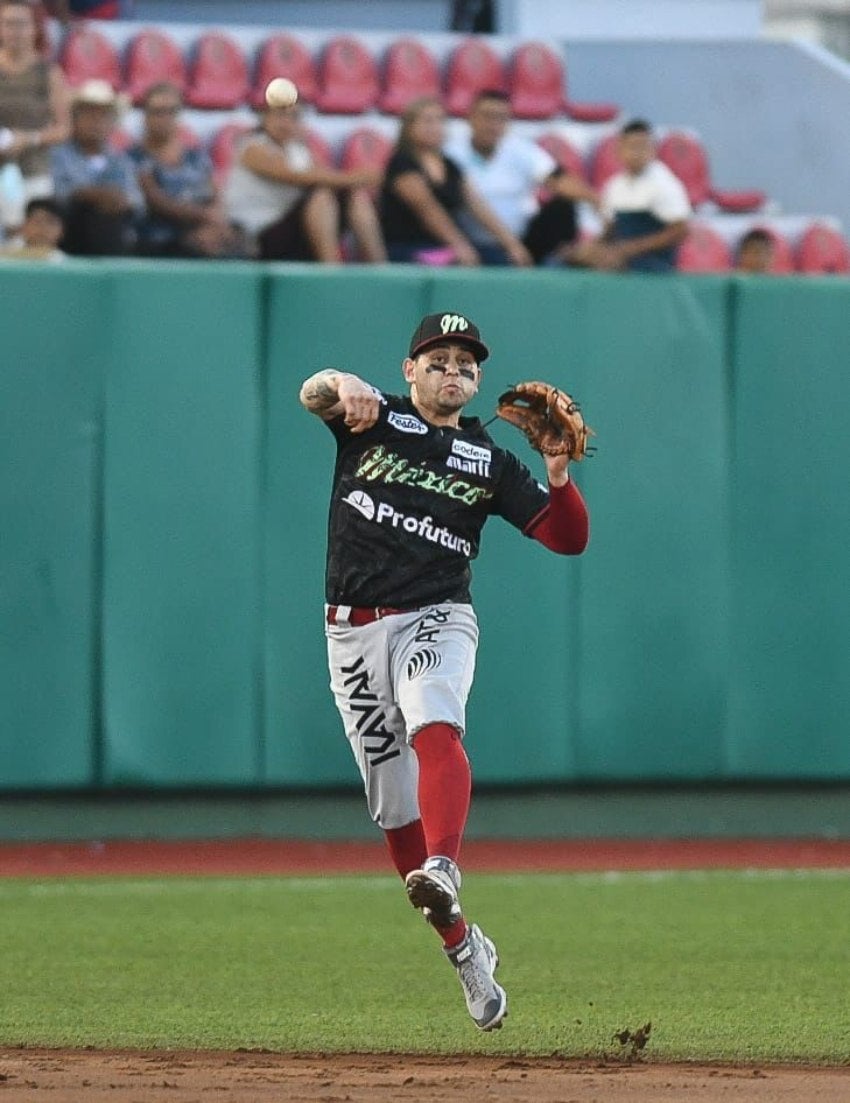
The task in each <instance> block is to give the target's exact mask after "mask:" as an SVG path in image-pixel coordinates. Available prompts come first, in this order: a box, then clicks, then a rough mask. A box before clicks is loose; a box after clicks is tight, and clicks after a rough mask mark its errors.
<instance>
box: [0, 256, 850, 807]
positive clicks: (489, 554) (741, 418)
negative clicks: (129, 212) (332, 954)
mask: <svg viewBox="0 0 850 1103" xmlns="http://www.w3.org/2000/svg"><path fill="white" fill-rule="evenodd" d="M431 309H452V310H461V311H463V312H466V313H468V314H470V315H471V316H472V317H473V318H475V319H476V321H477V322H478V323H479V324H480V326H481V328H482V331H483V332H484V333H485V335H486V337H487V339H488V341H489V342H490V343H491V345H492V347H493V349H494V354H493V357H492V360H491V361H490V362H488V365H487V373H486V386H485V389H484V393H483V396H482V397H481V398H480V399H478V400H477V403H476V406H477V409H476V410H475V411H474V412H477V413H479V414H480V415H481V416H483V417H489V416H490V413H491V409H492V403H493V396H494V395H496V394H498V393H499V392H500V390H501V389H502V388H503V387H504V386H505V385H506V384H507V383H509V382H510V381H513V380H516V379H517V378H518V377H520V376H536V375H542V376H544V377H545V376H549V377H552V378H553V379H555V380H556V381H558V382H561V383H563V384H564V385H566V386H569V387H570V388H571V389H573V390H574V391H575V393H576V394H577V395H578V396H579V397H580V398H581V399H582V401H583V403H584V406H585V409H586V410H587V412H588V416H589V419H590V421H591V424H593V425H594V427H595V428H596V430H597V432H598V434H599V452H598V454H597V455H596V456H595V457H594V458H593V460H592V461H589V462H587V463H585V464H583V465H582V467H581V469H580V470H578V471H577V473H576V478H577V481H578V482H579V483H580V484H581V486H582V488H583V490H584V492H585V494H586V496H587V499H588V501H589V504H590V509H591V515H592V541H591V546H590V549H589V550H588V552H587V553H586V555H584V556H583V557H581V558H579V559H573V560H570V559H562V558H559V557H556V556H553V555H551V554H549V553H547V552H546V551H545V550H544V549H542V548H541V547H540V546H538V545H536V544H535V543H534V542H532V541H527V540H524V539H523V538H522V537H521V536H520V535H519V534H517V533H516V532H514V531H513V530H512V529H510V528H509V527H508V526H506V525H502V524H499V522H498V521H494V522H493V523H492V524H491V525H490V526H488V529H487V532H486V537H485V540H484V546H483V551H482V555H481V559H480V562H479V563H477V564H476V569H475V585H474V594H475V600H476V605H477V608H478V612H479V617H480V620H481V624H482V646H481V652H480V664H479V674H478V677H477V680H476V685H475V688H474V690H473V696H472V700H471V705H470V725H469V736H468V747H469V751H470V755H471V757H472V760H473V764H474V767H475V772H476V777H477V779H478V780H479V781H480V782H497V783H506V784H511V783H520V784H522V783H528V782H547V783H559V782H576V781H580V782H584V781H587V782H616V781H624V780H625V781H661V782H666V783H670V782H684V781H692V780H706V779H711V780H714V781H722V780H752V779H765V778H774V779H833V780H835V779H845V780H846V779H848V778H850V746H849V745H848V743H847V739H846V715H847V713H848V709H850V682H848V680H847V678H846V670H847V667H848V661H850V630H849V629H848V627H847V626H848V625H849V624H850V560H848V557H847V555H846V548H847V546H848V544H850V504H848V503H850V499H848V496H847V493H846V486H845V482H846V480H845V476H844V466H843V464H844V462H845V461H846V460H848V459H850V450H849V449H848V444H847V438H846V432H845V427H844V420H843V411H844V409H845V408H846V406H847V403H848V399H850V379H848V375H847V372H846V364H845V355H846V354H845V348H846V346H847V342H848V339H850V283H849V282H847V281H838V280H826V279H825V280H812V279H808V280H807V279H802V278H799V279H798V278H788V279H773V280H771V279H763V280H753V281H752V282H746V281H743V280H742V279H741V278H740V277H731V278H711V277H706V278H695V277H692V278H685V277H677V276H671V277H656V278H653V277H622V276H610V277H609V276H604V275H596V274H590V273H588V274H579V273H564V272H543V271H541V272H528V273H515V272H510V271H493V270H491V271H481V272H475V273H470V272H465V271H464V272H460V271H458V272H453V271H423V270H420V269H416V268H410V269H407V268H389V267H388V268H382V269H366V268H362V269H351V268H344V269H330V268H327V269H322V268H312V267H305V266H285V265H281V266H271V267H265V268H260V267H259V266H249V265H240V264H233V265H222V266H217V265H212V264H205V265H194V264H191V263H185V264H182V265H181V264H177V265H173V266H172V265H169V266H165V265H162V264H155V263H153V264H143V263H139V262H129V263H125V264H114V265H110V264H108V263H106V262H104V263H101V264H96V263H95V264H91V265H86V264H85V263H84V262H76V263H74V262H69V263H68V264H67V265H66V266H63V267H61V268H59V267H53V268H51V269H46V268H38V267H36V266H27V265H21V266H18V265H15V266H11V265H9V266H6V267H5V268H2V269H0V327H2V332H3V334H4V352H3V371H2V373H0V379H2V402H0V419H2V432H0V510H2V516H3V518H4V531H3V538H2V541H0V623H2V624H3V633H2V637H0V788H2V789H5V790H7V791H8V790H13V789H17V790H21V789H25V788H39V787H42V788H44V787H47V788H56V787H65V788H74V787H81V786H83V787H85V786H99V787H104V788H115V787H123V786H128V785H131V786H148V787H185V786H201V787H204V786H221V785H237V786H249V787H259V788H262V787H269V786H281V785H283V786H294V787H311V786H316V785H335V784H340V783H343V784H346V783H351V784H353V785H356V784H357V780H356V776H355V773H354V767H353V763H352V762H350V761H349V751H348V747H347V745H346V743H345V740H344V739H343V737H342V734H341V731H340V725H339V722H338V720H337V717H336V715H335V711H334V708H333V704H332V700H331V697H330V693H329V691H328V688H327V681H328V678H327V673H326V669H325V655H324V639H323V633H322V606H321V599H322V576H323V559H324V539H325V524H326V510H327V495H328V490H329V486H330V477H331V467H332V457H333V449H332V441H331V438H330V435H329V434H328V433H327V430H325V429H324V427H323V426H322V425H321V424H320V423H319V422H318V421H316V420H315V419H313V418H311V417H309V416H308V415H306V414H305V413H304V412H303V411H302V410H301V409H300V407H299V406H298V403H297V390H298V386H299V384H300V382H301V380H302V379H303V378H304V377H305V376H306V375H307V374H309V373H310V372H312V371H314V370H316V369H318V368H320V367H323V366H325V365H327V364H336V365H339V366H343V367H346V368H349V369H351V370H353V371H356V372H358V373H360V374H362V375H365V376H366V377H367V378H369V379H371V380H372V381H373V382H375V383H376V384H378V385H380V386H381V387H383V388H385V389H387V390H392V389H394V388H401V385H402V383H401V376H400V363H401V359H402V357H403V350H404V348H405V347H406V343H407V340H408V339H409V332H410V330H411V328H412V326H413V325H414V324H415V322H416V321H417V319H418V317H419V316H420V315H421V314H422V313H423V312H426V311H429V310H431ZM493 435H494V437H495V438H496V439H497V441H499V442H500V443H502V444H503V445H505V446H507V447H512V448H513V449H515V450H516V451H518V452H519V453H520V455H522V456H523V457H524V458H526V459H528V460H529V462H530V463H531V465H532V466H535V457H533V455H531V454H530V453H529V452H528V451H527V449H526V448H525V446H524V443H523V441H522V438H520V437H518V436H517V435H516V434H515V433H513V432H512V431H511V430H510V428H509V427H507V426H504V425H501V424H497V425H496V426H494V427H493ZM536 467H538V468H540V470H541V473H542V468H541V467H540V464H539V461H537V462H536Z"/></svg>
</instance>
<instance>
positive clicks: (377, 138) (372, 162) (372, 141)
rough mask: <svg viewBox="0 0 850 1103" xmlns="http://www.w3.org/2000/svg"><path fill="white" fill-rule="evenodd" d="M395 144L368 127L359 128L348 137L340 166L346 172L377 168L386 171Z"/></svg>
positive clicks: (343, 148)
mask: <svg viewBox="0 0 850 1103" xmlns="http://www.w3.org/2000/svg"><path fill="white" fill-rule="evenodd" d="M392 150H393V143H392V142H391V141H390V139H389V138H385V137H384V135H383V134H381V133H379V132H378V131H377V130H373V129H372V128H371V127H368V126H359V127H358V128H357V129H356V130H352V132H351V133H350V134H349V135H348V137H347V138H346V140H345V143H344V144H343V147H342V153H341V155H340V159H339V164H340V168H343V169H345V170H346V171H349V172H350V171H352V170H354V169H368V168H375V169H380V171H381V172H383V171H384V169H385V168H386V165H387V161H389V159H390V154H391V153H392Z"/></svg>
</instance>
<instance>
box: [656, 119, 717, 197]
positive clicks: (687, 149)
mask: <svg viewBox="0 0 850 1103" xmlns="http://www.w3.org/2000/svg"><path fill="white" fill-rule="evenodd" d="M657 156H658V160H659V161H663V162H664V164H665V165H666V166H667V167H668V168H669V169H670V171H671V172H673V173H674V174H675V175H676V176H678V177H679V179H680V180H681V181H682V183H683V184H684V185H685V190H686V191H687V193H688V199H690V201H691V206H692V207H698V206H699V205H700V204H701V203H705V201H706V200H707V199H708V198H709V197H710V195H711V181H710V179H709V171H708V157H707V156H706V153H705V150H704V149H703V147H702V143H701V142H699V141H697V139H696V138H693V137H691V135H690V134H685V133H684V132H683V131H681V130H671V131H670V133H669V134H666V135H665V136H664V137H663V138H662V139H661V141H660V142H659V143H658V150H657Z"/></svg>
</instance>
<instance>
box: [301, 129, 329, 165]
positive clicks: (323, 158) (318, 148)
mask: <svg viewBox="0 0 850 1103" xmlns="http://www.w3.org/2000/svg"><path fill="white" fill-rule="evenodd" d="M304 142H305V143H306V145H307V148H308V149H309V150H310V153H311V154H312V157H313V161H314V162H315V163H316V164H317V165H321V167H322V168H326V169H327V168H331V167H332V166H333V163H334V155H333V152H332V150H331V147H330V146H329V145H328V143H327V142H326V141H325V139H324V138H323V137H322V136H321V134H318V133H317V132H316V131H315V130H311V129H309V128H308V127H305V129H304Z"/></svg>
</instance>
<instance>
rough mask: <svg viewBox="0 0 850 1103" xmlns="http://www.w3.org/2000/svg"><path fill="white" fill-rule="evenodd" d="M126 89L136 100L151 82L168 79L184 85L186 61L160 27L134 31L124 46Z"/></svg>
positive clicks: (140, 99)
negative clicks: (125, 46) (127, 43)
mask: <svg viewBox="0 0 850 1103" xmlns="http://www.w3.org/2000/svg"><path fill="white" fill-rule="evenodd" d="M126 71H127V82H126V83H127V92H128V93H129V95H130V99H131V100H132V102H133V103H134V104H137V105H138V104H140V103H141V102H142V100H143V99H144V96H145V93H146V92H147V90H148V89H149V88H151V87H152V86H153V85H154V84H159V83H160V82H161V81H166V80H167V81H168V82H169V83H170V84H174V85H176V87H177V88H179V89H180V93H181V95H182V94H183V93H184V92H185V89H186V65H185V63H184V61H183V52H182V51H181V49H180V47H179V46H178V45H177V43H176V42H174V41H173V39H171V38H169V37H168V35H167V34H165V33H164V32H163V31H160V30H156V29H154V28H150V29H148V30H144V31H140V32H139V34H137V35H135V36H134V37H133V39H132V40H131V42H130V45H129V46H128V47H127V61H126Z"/></svg>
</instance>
